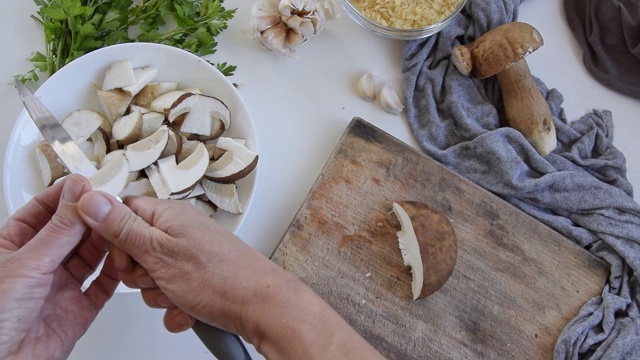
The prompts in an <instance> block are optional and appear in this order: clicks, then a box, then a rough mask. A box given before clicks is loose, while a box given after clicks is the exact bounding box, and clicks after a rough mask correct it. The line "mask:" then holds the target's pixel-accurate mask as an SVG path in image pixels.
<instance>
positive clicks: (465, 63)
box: [452, 22, 544, 79]
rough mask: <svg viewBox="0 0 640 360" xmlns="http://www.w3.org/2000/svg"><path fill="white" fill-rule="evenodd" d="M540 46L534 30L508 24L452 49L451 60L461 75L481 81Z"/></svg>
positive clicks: (524, 26)
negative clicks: (470, 76)
mask: <svg viewBox="0 0 640 360" xmlns="http://www.w3.org/2000/svg"><path fill="white" fill-rule="evenodd" d="M543 44H544V40H543V39H542V35H540V32H538V30H536V28H534V27H533V26H531V25H529V24H527V23H523V22H511V23H506V24H503V25H500V26H498V27H496V28H493V29H491V30H489V31H488V32H486V33H484V34H483V35H482V36H480V37H479V38H478V39H476V41H474V42H473V43H471V44H469V45H459V46H456V47H455V48H454V50H453V54H452V60H453V63H454V64H455V65H456V67H457V68H458V70H460V72H461V73H463V74H465V75H472V76H474V77H477V78H480V79H482V78H486V77H489V76H492V75H495V74H497V73H499V72H501V71H503V70H505V69H507V68H508V67H509V66H511V64H513V63H515V62H518V61H520V60H522V59H524V58H525V57H526V56H527V55H529V54H531V53H532V52H534V51H536V50H537V49H538V48H539V47H541V46H542V45H543Z"/></svg>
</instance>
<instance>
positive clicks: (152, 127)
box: [140, 111, 164, 138]
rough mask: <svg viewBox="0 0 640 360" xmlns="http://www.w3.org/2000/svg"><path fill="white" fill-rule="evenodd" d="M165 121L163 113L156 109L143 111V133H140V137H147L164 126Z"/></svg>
mask: <svg viewBox="0 0 640 360" xmlns="http://www.w3.org/2000/svg"><path fill="white" fill-rule="evenodd" d="M163 122H164V114H163V113H159V112H155V111H150V112H147V113H146V114H144V113H143V114H142V134H141V135H140V137H142V138H146V137H147V136H150V135H151V134H153V133H154V132H156V131H157V130H158V129H160V126H162V123H163Z"/></svg>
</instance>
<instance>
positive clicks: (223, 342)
mask: <svg viewBox="0 0 640 360" xmlns="http://www.w3.org/2000/svg"><path fill="white" fill-rule="evenodd" d="M15 84H16V89H18V94H19V95H20V99H21V100H22V103H23V104H24V107H25V109H26V110H27V112H28V113H29V116H30V117H31V119H32V120H33V122H34V123H35V124H36V126H37V127H38V130H40V133H42V136H43V137H44V139H45V140H46V141H47V142H48V143H49V144H50V145H51V147H52V148H53V150H54V151H55V152H56V155H58V158H60V161H62V163H63V164H64V165H65V166H66V167H67V169H68V170H69V171H70V172H71V173H74V174H80V175H83V176H85V177H87V178H88V177H90V176H91V175H93V174H95V173H96V172H97V171H98V170H97V169H96V167H95V166H93V163H91V160H89V158H88V157H87V156H86V155H85V154H84V153H83V152H82V150H81V149H80V146H78V144H77V143H76V142H75V141H74V140H73V138H72V137H71V135H69V133H68V132H67V130H65V128H64V127H63V126H62V123H60V121H58V119H57V118H56V117H55V116H54V115H53V114H52V113H51V111H49V109H47V107H46V106H45V105H44V104H43V103H42V101H40V99H38V98H37V97H36V96H35V95H34V94H33V93H32V92H31V91H30V90H29V89H28V88H27V87H26V86H25V85H24V84H23V83H22V82H20V81H19V80H18V79H17V78H16V79H15ZM192 329H193V331H194V332H195V333H196V335H197V336H198V338H199V339H200V341H202V343H203V344H204V345H205V347H206V348H207V349H208V350H209V351H210V352H211V354H213V355H214V356H215V357H216V358H218V360H251V356H250V355H249V352H248V351H247V348H246V347H245V346H244V344H243V343H242V340H240V337H239V336H238V335H235V334H232V333H230V332H228V331H224V330H222V329H219V328H216V327H214V326H211V325H209V324H206V323H203V322H201V321H199V320H196V323H195V324H194V325H193V328H192Z"/></svg>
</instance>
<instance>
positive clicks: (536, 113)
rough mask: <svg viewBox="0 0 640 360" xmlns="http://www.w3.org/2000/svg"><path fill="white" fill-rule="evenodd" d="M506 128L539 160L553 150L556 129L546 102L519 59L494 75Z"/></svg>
mask: <svg viewBox="0 0 640 360" xmlns="http://www.w3.org/2000/svg"><path fill="white" fill-rule="evenodd" d="M497 78H498V84H499V85H500V90H501V92H502V100H503V102H504V112H505V115H506V118H507V122H508V123H509V126H511V127H512V128H514V129H516V130H518V131H520V132H521V133H522V134H523V135H524V136H525V137H526V138H527V139H528V140H529V141H530V142H531V144H532V145H533V147H534V148H535V149H536V150H537V151H538V153H540V155H542V156H546V155H547V154H549V153H550V152H551V151H553V149H555V148H556V144H557V140H556V129H555V126H554V124H553V116H552V115H551V111H550V110H549V105H548V104H547V101H546V100H545V99H544V97H543V96H542V93H541V92H540V90H539V89H538V87H537V86H536V83H535V81H534V80H533V78H532V77H531V72H530V71H529V66H528V65H527V61H526V60H525V59H524V58H523V59H521V60H519V61H517V62H515V63H513V64H512V65H511V66H509V67H508V68H507V69H505V70H503V71H502V72H500V73H498V74H497Z"/></svg>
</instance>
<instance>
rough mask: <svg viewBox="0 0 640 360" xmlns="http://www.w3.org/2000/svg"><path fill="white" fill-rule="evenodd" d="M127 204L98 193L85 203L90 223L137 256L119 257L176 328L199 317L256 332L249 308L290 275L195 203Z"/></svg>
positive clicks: (128, 277) (129, 280)
mask: <svg viewBox="0 0 640 360" xmlns="http://www.w3.org/2000/svg"><path fill="white" fill-rule="evenodd" d="M124 201H125V204H126V206H125V204H122V203H120V202H119V201H117V200H116V199H115V198H113V197H111V196H108V195H106V194H104V193H100V192H90V193H88V194H86V195H85V196H83V197H82V199H81V200H80V202H79V213H80V215H81V217H82V218H83V220H84V221H85V222H86V223H87V224H88V225H89V226H90V227H92V228H93V229H94V230H96V231H98V233H100V234H101V235H102V236H103V237H104V238H105V239H106V240H107V241H109V242H111V243H112V244H113V246H115V247H116V248H118V249H120V250H122V251H123V252H125V253H127V254H130V255H131V256H132V257H133V260H134V262H128V261H126V260H125V261H123V257H122V256H121V255H120V256H115V257H114V264H115V267H116V269H117V270H118V272H119V273H120V276H121V278H122V281H123V282H124V283H125V284H126V285H127V286H129V287H132V288H140V289H141V295H142V297H143V299H144V301H145V303H146V304H147V305H149V306H150V307H153V308H166V309H167V312H166V314H165V318H164V323H165V327H166V328H167V329H168V330H169V331H172V332H179V331H183V330H186V329H188V328H190V327H191V326H192V325H193V323H194V318H193V317H195V318H197V319H199V320H201V321H203V322H206V323H209V324H212V325H214V326H216V327H219V328H222V329H225V330H228V331H231V332H233V333H236V334H240V335H248V334H246V328H247V326H246V324H244V323H243V319H244V316H243V314H242V312H243V311H244V309H247V308H251V307H252V305H251V302H252V301H255V300H254V299H256V296H257V294H258V292H259V291H260V290H261V289H263V288H264V287H268V286H270V285H274V284H273V283H274V282H278V281H281V279H282V278H285V279H287V278H288V276H284V277H283V275H285V274H283V271H282V270H281V269H280V268H279V267H277V266H276V265H275V264H273V263H272V262H271V261H269V260H268V259H267V258H265V257H264V256H263V255H262V254H260V253H258V252H257V251H255V250H253V249H252V248H251V247H249V246H248V245H246V244H245V243H244V242H242V241H241V240H240V239H239V238H238V237H236V236H235V235H233V234H232V233H230V232H229V231H227V230H226V229H224V228H223V227H222V225H220V224H219V223H218V222H216V221H214V220H212V219H210V218H209V217H207V216H206V215H204V213H203V212H202V211H200V210H198V209H197V208H195V207H194V206H192V205H190V204H188V203H187V202H182V201H173V200H158V199H153V198H148V197H128V198H126V199H125V200H124ZM125 259H126V258H125ZM257 274H260V276H257ZM271 275H272V276H271ZM270 278H271V280H269V279H270ZM285 281H286V280H285ZM185 312H186V313H185ZM187 314H189V315H190V316H189V315H187Z"/></svg>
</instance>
